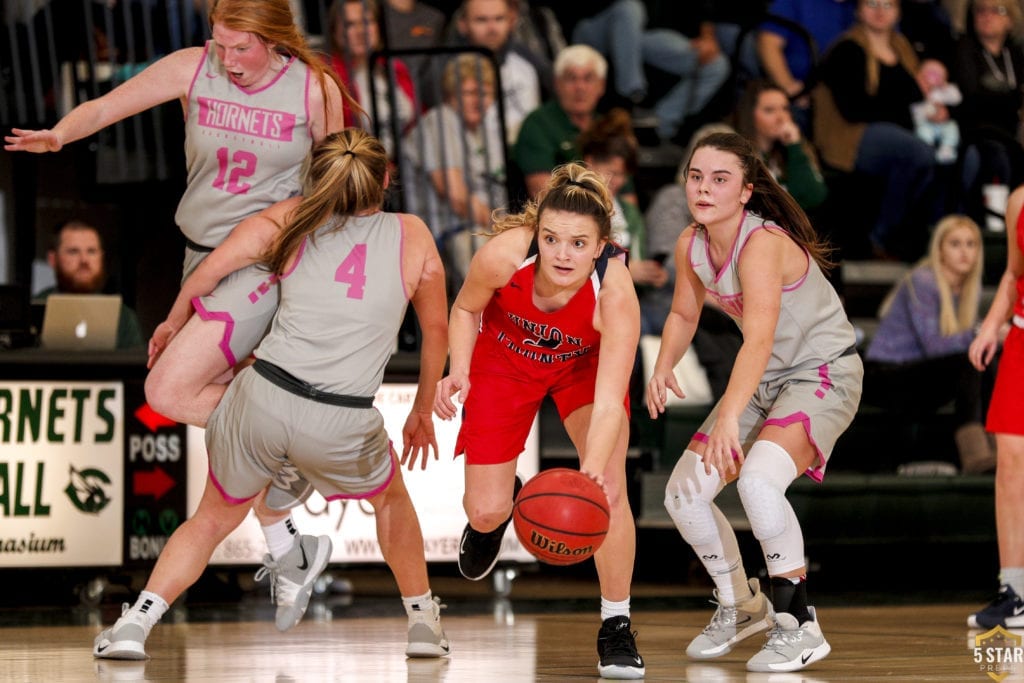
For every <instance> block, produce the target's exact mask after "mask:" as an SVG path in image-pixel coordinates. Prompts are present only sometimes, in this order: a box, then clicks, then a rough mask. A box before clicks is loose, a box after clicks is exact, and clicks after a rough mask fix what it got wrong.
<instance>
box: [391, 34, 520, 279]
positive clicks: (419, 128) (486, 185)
mask: <svg viewBox="0 0 1024 683" xmlns="http://www.w3.org/2000/svg"><path fill="white" fill-rule="evenodd" d="M494 88H495V76H494V68H493V66H492V65H491V62H490V61H489V60H487V59H485V58H483V57H482V56H480V55H478V54H475V53H466V54H462V55H460V56H458V57H456V58H455V59H453V60H451V61H449V62H448V64H447V65H446V66H445V70H444V77H443V79H442V82H441V89H442V91H443V94H444V102H443V103H442V104H440V105H438V106H436V107H434V108H432V109H430V110H429V111H428V112H427V113H426V114H424V115H423V117H422V118H421V119H420V121H419V122H418V123H417V125H416V126H415V127H414V128H413V129H412V130H411V131H409V134H408V135H406V137H405V141H404V145H403V148H402V149H403V154H404V155H405V156H406V158H407V159H408V161H409V163H410V165H411V166H412V167H413V168H414V169H415V174H416V180H415V181H414V187H415V189H416V191H415V192H411V193H407V194H408V197H407V198H408V201H409V204H410V206H409V211H410V212H411V213H415V214H417V215H419V216H421V217H423V219H424V220H425V221H427V224H428V225H429V226H430V229H431V231H432V232H433V233H434V236H435V238H437V240H438V242H439V244H440V245H441V247H442V256H444V257H445V259H446V263H445V265H446V267H448V268H450V269H451V271H452V272H450V275H451V276H452V278H453V284H460V283H461V278H463V277H464V276H465V274H466V269H467V268H468V266H469V261H470V259H471V258H472V256H473V252H475V250H476V249H475V247H476V246H477V242H478V241H479V240H481V239H482V238H481V237H478V236H477V235H476V233H479V232H482V231H483V230H486V229H487V228H489V227H490V224H491V213H492V212H493V211H494V210H495V209H497V208H501V207H504V206H505V205H506V203H507V201H508V200H507V197H506V191H505V154H504V142H503V141H502V139H501V131H500V130H499V129H498V126H497V125H496V124H497V118H496V117H494V116H488V114H487V112H488V109H490V108H491V107H493V106H494ZM455 291H457V290H455Z"/></svg>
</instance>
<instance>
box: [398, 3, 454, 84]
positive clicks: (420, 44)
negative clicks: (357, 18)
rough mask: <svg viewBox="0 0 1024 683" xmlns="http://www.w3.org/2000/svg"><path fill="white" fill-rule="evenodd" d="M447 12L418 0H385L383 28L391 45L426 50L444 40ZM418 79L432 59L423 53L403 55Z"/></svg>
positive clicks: (422, 75) (400, 48) (401, 48)
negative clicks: (445, 14)
mask: <svg viewBox="0 0 1024 683" xmlns="http://www.w3.org/2000/svg"><path fill="white" fill-rule="evenodd" d="M444 25H445V18H444V14H443V13H442V12H441V11H440V10H439V9H437V8H436V7H434V6H432V5H430V4H428V3H425V2H417V0H384V28H385V34H386V38H387V43H388V47H389V48H391V49H394V50H403V49H408V50H423V49H426V48H431V47H435V46H437V45H440V44H441V36H442V35H443V32H444ZM402 59H403V60H404V61H405V63H406V64H407V65H408V67H409V71H410V72H411V73H412V75H413V78H414V79H415V81H416V82H417V83H420V82H422V80H423V78H424V77H425V75H426V67H427V64H428V63H429V61H430V60H429V59H428V58H427V57H426V56H421V55H408V56H405V57H403V58H402Z"/></svg>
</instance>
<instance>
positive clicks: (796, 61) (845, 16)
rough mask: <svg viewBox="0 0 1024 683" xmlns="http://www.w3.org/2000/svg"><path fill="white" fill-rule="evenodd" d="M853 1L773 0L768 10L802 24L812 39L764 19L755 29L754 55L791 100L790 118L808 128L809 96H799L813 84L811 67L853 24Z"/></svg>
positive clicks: (806, 129)
mask: <svg viewBox="0 0 1024 683" xmlns="http://www.w3.org/2000/svg"><path fill="white" fill-rule="evenodd" d="M856 5H857V2H856V0H834V1H832V2H821V1H820V0H774V2H772V4H771V6H769V8H768V12H769V13H770V14H771V15H774V16H776V17H781V18H782V19H789V20H790V21H792V22H795V23H796V24H798V25H800V26H802V27H803V28H804V29H806V30H807V32H808V34H810V38H811V40H812V41H813V42H811V43H809V42H808V41H807V40H806V38H805V37H804V36H803V35H802V34H801V33H800V32H799V31H797V30H796V29H795V27H793V26H787V25H786V24H783V23H781V22H779V21H771V20H769V21H767V22H766V23H764V24H762V25H761V26H760V27H759V29H758V32H757V55H758V58H759V59H760V61H761V68H762V69H764V73H765V75H766V76H767V77H768V79H769V80H772V81H774V82H776V83H778V84H779V85H780V86H781V87H782V89H783V90H784V91H785V92H786V94H787V95H789V97H790V98H795V99H794V105H795V108H796V110H795V112H794V118H795V120H796V122H797V125H799V126H800V127H801V128H802V129H803V130H804V131H805V132H809V131H810V123H811V115H810V99H809V98H808V97H806V96H804V97H800V96H801V95H803V94H804V93H805V90H809V89H810V87H811V86H812V85H813V83H812V82H811V81H812V79H813V73H812V72H813V69H814V68H815V66H816V65H817V63H818V60H819V58H820V57H821V55H822V54H823V53H824V52H825V50H826V49H828V47H829V46H830V45H831V44H832V43H833V42H834V41H835V40H836V39H837V38H839V36H841V35H842V34H843V33H844V32H846V31H847V30H849V28H850V27H851V26H853V23H854V21H855V20H856V15H855V12H856Z"/></svg>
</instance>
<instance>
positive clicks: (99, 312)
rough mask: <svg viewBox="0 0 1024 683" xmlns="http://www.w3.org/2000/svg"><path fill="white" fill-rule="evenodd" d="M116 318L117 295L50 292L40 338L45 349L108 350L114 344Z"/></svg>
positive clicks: (113, 346)
mask: <svg viewBox="0 0 1024 683" xmlns="http://www.w3.org/2000/svg"><path fill="white" fill-rule="evenodd" d="M120 318H121V295H120V294H51V295H50V296H49V297H47V299H46V311H45V312H44V313H43V330H42V334H41V335H40V341H41V342H42V346H43V347H44V348H47V349H57V350H67V351H109V350H112V349H114V348H115V347H116V346H117V324H118V321H119V320H120Z"/></svg>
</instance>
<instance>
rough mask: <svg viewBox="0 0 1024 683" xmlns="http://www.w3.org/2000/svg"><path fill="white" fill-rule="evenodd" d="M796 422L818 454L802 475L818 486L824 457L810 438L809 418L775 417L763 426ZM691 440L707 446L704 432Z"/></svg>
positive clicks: (798, 415) (803, 416)
mask: <svg viewBox="0 0 1024 683" xmlns="http://www.w3.org/2000/svg"><path fill="white" fill-rule="evenodd" d="M797 422H799V423H801V424H802V425H803V426H804V432H805V433H806V434H807V440H808V441H810V442H811V445H812V446H814V450H815V452H817V454H818V465H817V466H815V467H809V468H807V470H806V471H805V472H804V474H805V475H807V476H808V477H810V478H811V479H813V480H814V481H816V482H818V483H819V484H820V483H821V480H822V479H824V478H825V457H824V456H823V455H822V453H821V449H820V448H818V444H816V443H814V437H812V436H811V418H809V417H807V415H806V414H804V413H793V414H792V415H789V416H788V417H777V418H772V419H770V420H765V421H764V426H765V427H767V426H768V425H774V426H776V427H788V426H789V425H791V424H794V423H797ZM693 440H694V441H696V442H698V443H702V444H707V442H708V435H707V434H705V433H704V432H697V433H696V434H694V435H693ZM732 459H733V460H738V459H739V458H738V457H737V455H736V451H733V453H732Z"/></svg>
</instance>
